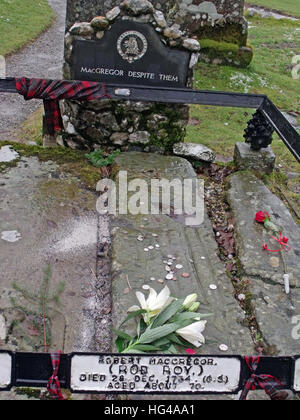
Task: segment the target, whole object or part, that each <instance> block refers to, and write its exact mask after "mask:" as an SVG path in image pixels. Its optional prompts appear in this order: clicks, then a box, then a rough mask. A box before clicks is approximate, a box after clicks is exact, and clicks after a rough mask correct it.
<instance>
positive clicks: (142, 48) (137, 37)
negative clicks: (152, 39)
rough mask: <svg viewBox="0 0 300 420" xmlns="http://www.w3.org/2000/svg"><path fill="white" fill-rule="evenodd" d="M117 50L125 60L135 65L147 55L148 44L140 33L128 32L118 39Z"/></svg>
mask: <svg viewBox="0 0 300 420" xmlns="http://www.w3.org/2000/svg"><path fill="white" fill-rule="evenodd" d="M117 49H118V52H119V54H120V56H121V57H122V58H123V60H126V61H128V63H133V62H134V61H137V60H140V59H141V58H142V57H143V56H144V55H145V54H146V52H147V49H148V42H147V39H146V38H145V36H144V35H143V34H141V33H140V32H137V31H127V32H124V33H123V34H122V35H121V36H120V37H119V38H118V41H117Z"/></svg>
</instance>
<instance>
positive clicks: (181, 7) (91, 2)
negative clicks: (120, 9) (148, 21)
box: [67, 0, 247, 46]
mask: <svg viewBox="0 0 300 420" xmlns="http://www.w3.org/2000/svg"><path fill="white" fill-rule="evenodd" d="M137 1H138V0H137ZM151 3H152V4H153V6H154V7H155V8H156V9H158V10H161V11H162V12H163V13H164V14H165V16H166V19H167V21H168V24H169V25H171V24H173V23H177V24H180V25H181V27H182V28H183V29H188V32H189V33H191V34H194V35H197V36H199V38H200V39H201V38H203V37H207V36H209V38H213V39H221V40H223V41H224V40H225V41H226V40H228V42H233V43H237V44H239V45H241V46H245V45H246V41H247V23H246V20H245V19H244V17H243V14H244V0H212V1H203V0H152V1H151ZM119 4H120V0H102V1H99V0H68V6H67V29H69V28H70V27H71V26H72V25H73V24H74V23H75V22H78V21H81V22H83V21H90V20H91V19H92V18H93V17H94V16H97V15H98V16H105V14H106V13H107V12H108V11H109V10H110V9H112V8H113V7H115V6H119Z"/></svg>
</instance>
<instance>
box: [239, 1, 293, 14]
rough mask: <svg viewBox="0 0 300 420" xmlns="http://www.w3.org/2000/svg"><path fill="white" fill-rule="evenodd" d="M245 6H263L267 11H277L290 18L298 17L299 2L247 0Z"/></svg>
mask: <svg viewBox="0 0 300 420" xmlns="http://www.w3.org/2000/svg"><path fill="white" fill-rule="evenodd" d="M247 4H251V5H253V6H263V7H266V8H268V9H273V10H278V11H281V12H284V13H287V14H289V15H292V16H296V17H297V16H299V17H300V2H299V0H249V1H247Z"/></svg>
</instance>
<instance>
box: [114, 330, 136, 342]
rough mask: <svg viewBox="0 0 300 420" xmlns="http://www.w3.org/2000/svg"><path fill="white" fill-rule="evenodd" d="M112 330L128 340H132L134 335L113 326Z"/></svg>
mask: <svg viewBox="0 0 300 420" xmlns="http://www.w3.org/2000/svg"><path fill="white" fill-rule="evenodd" d="M112 330H113V332H114V333H115V334H117V336H118V337H121V338H124V339H125V340H127V341H131V340H132V337H130V335H128V334H126V333H124V332H123V331H120V330H117V329H116V328H113V329H112Z"/></svg>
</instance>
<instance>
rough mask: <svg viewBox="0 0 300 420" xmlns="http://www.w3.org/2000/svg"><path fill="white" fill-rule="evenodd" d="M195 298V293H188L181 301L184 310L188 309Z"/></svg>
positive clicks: (196, 296)
mask: <svg viewBox="0 0 300 420" xmlns="http://www.w3.org/2000/svg"><path fill="white" fill-rule="evenodd" d="M197 298H198V295H197V293H193V294H192V295H188V296H187V297H186V298H185V300H184V302H183V307H184V308H185V309H186V310H189V308H190V307H191V306H192V305H193V304H194V303H195V302H196V301H197Z"/></svg>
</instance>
